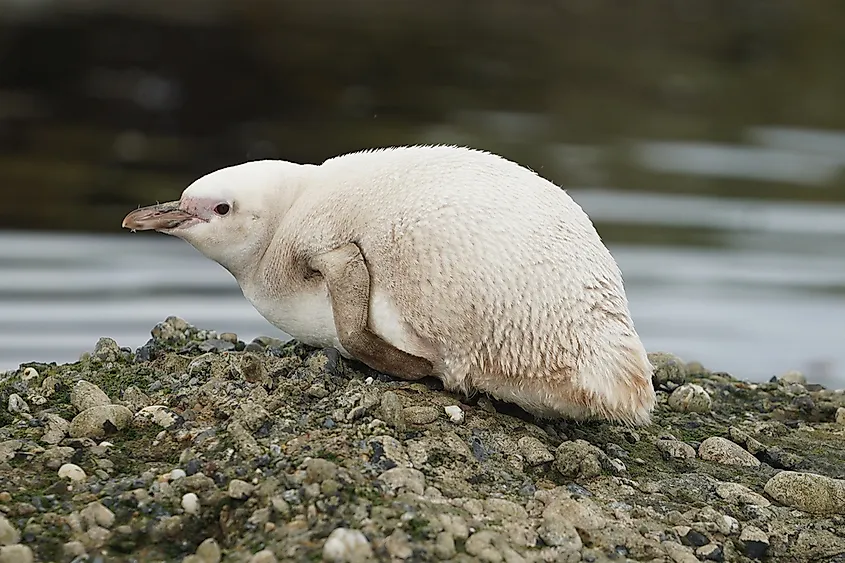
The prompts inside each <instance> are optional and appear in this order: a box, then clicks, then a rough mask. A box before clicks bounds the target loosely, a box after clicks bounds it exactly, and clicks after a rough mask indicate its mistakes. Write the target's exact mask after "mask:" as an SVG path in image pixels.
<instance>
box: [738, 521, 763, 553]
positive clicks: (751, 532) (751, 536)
mask: <svg viewBox="0 0 845 563" xmlns="http://www.w3.org/2000/svg"><path fill="white" fill-rule="evenodd" d="M739 541H740V543H741V544H742V552H743V553H744V554H745V556H746V557H749V558H751V559H763V557H765V555H766V552H767V551H768V549H769V536H768V534H766V533H765V532H764V531H763V530H761V529H760V528H758V527H756V526H752V525H747V526H745V527H744V528H743V529H742V533H741V534H740V535H739Z"/></svg>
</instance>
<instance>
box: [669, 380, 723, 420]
mask: <svg viewBox="0 0 845 563" xmlns="http://www.w3.org/2000/svg"><path fill="white" fill-rule="evenodd" d="M712 404H713V400H712V399H711V398H710V394H709V393H708V392H707V391H706V390H705V389H704V387H702V386H701V385H696V384H694V383H686V384H684V385H681V386H680V387H678V388H677V389H675V390H674V391H672V394H671V395H669V408H670V409H672V410H674V411H678V412H700V413H708V412H710V407H711V406H712Z"/></svg>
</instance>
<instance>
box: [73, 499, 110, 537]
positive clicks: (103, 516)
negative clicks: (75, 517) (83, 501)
mask: <svg viewBox="0 0 845 563" xmlns="http://www.w3.org/2000/svg"><path fill="white" fill-rule="evenodd" d="M80 515H81V516H82V519H83V521H85V522H86V523H87V525H88V527H89V528H93V527H94V526H102V527H103V528H105V529H107V530H108V529H110V528H111V527H112V526H114V518H115V517H114V512H112V511H111V510H109V509H108V508H106V507H105V506H103V504H102V503H100V502H97V501H94V502H92V503H90V504H88V506H86V507H85V508H83V509H82V511H81V512H80Z"/></svg>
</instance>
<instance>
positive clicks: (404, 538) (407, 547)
mask: <svg viewBox="0 0 845 563" xmlns="http://www.w3.org/2000/svg"><path fill="white" fill-rule="evenodd" d="M384 547H385V549H387V553H389V554H390V556H391V557H393V558H394V559H402V560H404V559H408V558H410V557H411V556H412V555H413V554H414V550H413V549H412V548H411V543H410V542H409V541H408V534H406V533H405V532H403V531H402V530H400V529H399V528H396V529H395V530H393V533H392V534H390V535H389V536H388V537H387V539H386V540H384Z"/></svg>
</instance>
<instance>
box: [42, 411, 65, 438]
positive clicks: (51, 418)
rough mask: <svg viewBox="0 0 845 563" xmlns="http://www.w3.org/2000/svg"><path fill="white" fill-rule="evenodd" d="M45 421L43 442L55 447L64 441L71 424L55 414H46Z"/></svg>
mask: <svg viewBox="0 0 845 563" xmlns="http://www.w3.org/2000/svg"><path fill="white" fill-rule="evenodd" d="M43 420H44V428H45V430H44V434H42V435H41V441H42V442H44V443H45V444H50V445H51V446H55V445H56V444H58V443H59V442H61V441H62V440H64V438H65V436H66V435H67V432H68V430H69V429H70V422H68V421H67V420H65V419H64V418H62V417H60V416H59V415H57V414H53V413H47V414H45V415H44V419H43Z"/></svg>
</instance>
